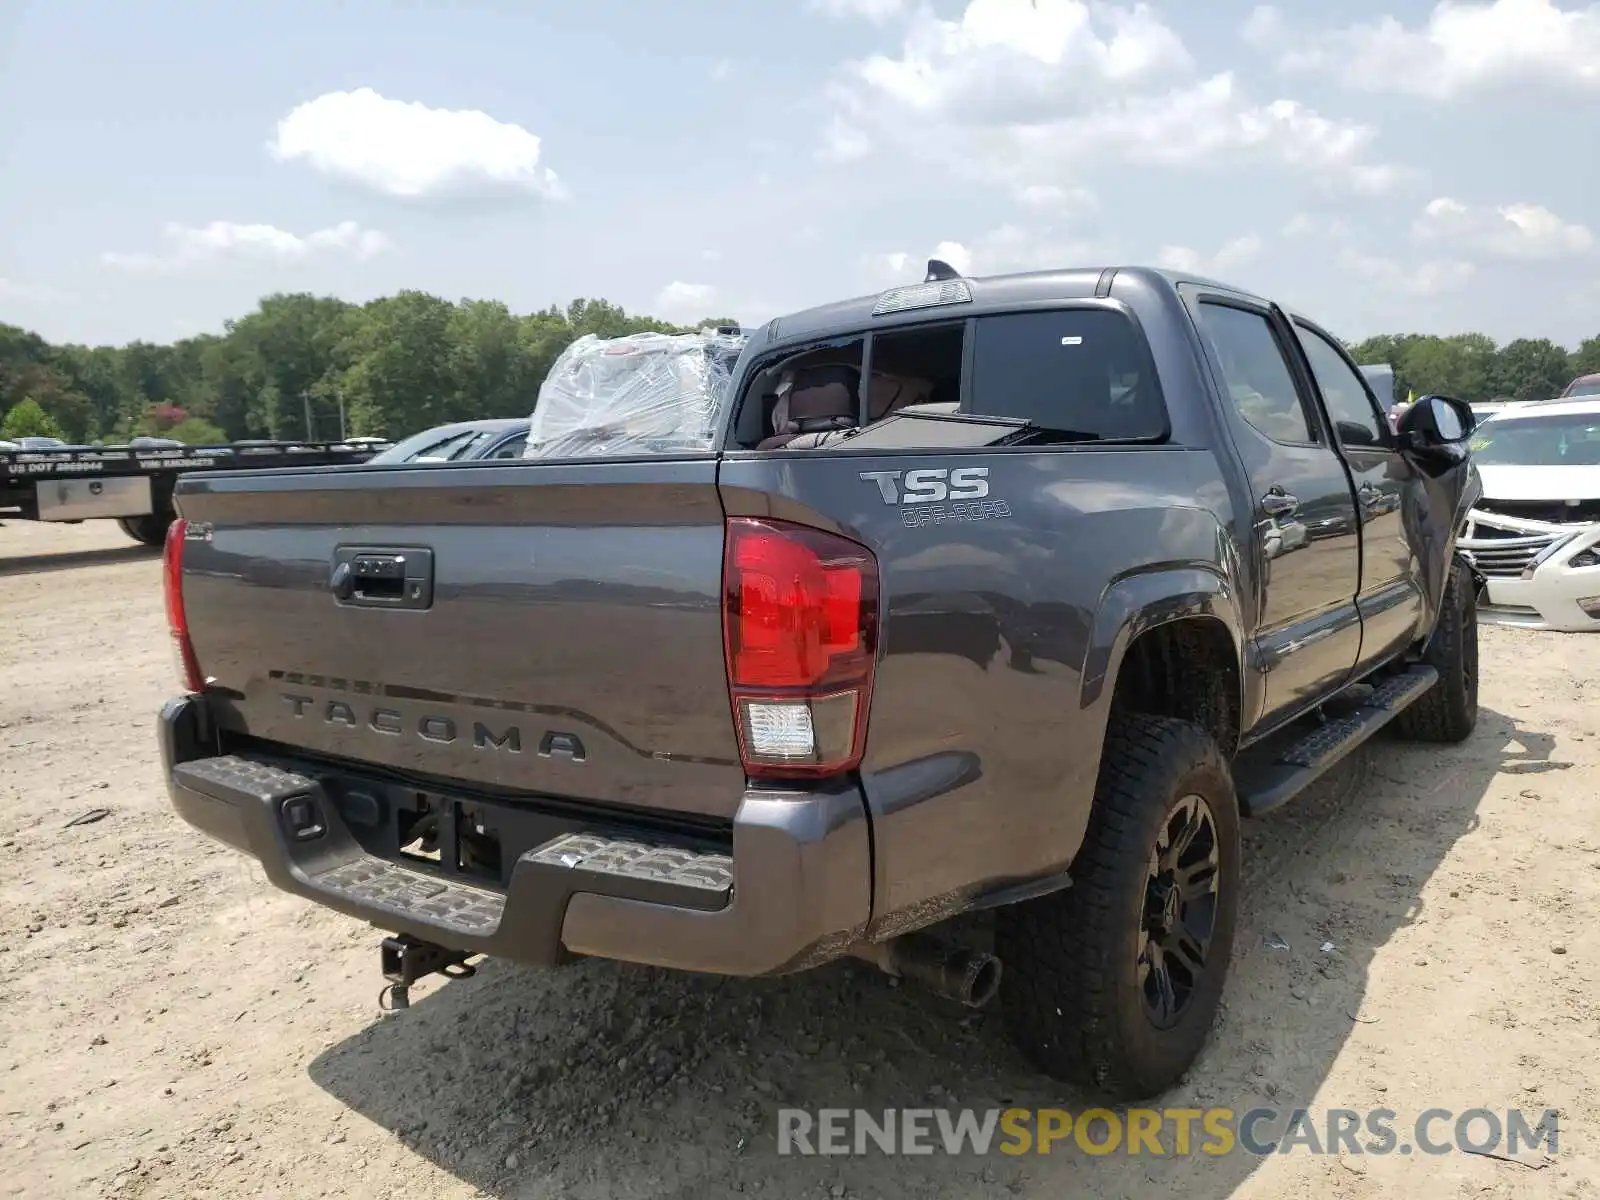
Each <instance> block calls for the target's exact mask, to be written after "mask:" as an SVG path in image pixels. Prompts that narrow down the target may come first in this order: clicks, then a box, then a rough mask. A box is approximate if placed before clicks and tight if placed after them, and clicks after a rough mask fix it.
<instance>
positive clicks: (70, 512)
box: [0, 440, 389, 546]
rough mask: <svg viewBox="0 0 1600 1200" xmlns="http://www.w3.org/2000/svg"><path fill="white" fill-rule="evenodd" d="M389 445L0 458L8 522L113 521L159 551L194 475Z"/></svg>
mask: <svg viewBox="0 0 1600 1200" xmlns="http://www.w3.org/2000/svg"><path fill="white" fill-rule="evenodd" d="M388 445H389V443H388V442H386V441H377V442H374V441H363V440H356V441H337V442H274V441H245V442H229V443H227V444H225V445H217V446H183V447H160V448H157V447H142V446H93V447H86V446H63V447H53V448H50V449H35V450H0V521H7V520H23V521H60V522H64V523H68V524H76V523H77V522H79V521H90V520H97V519H109V520H114V521H116V522H117V524H118V525H119V526H121V528H122V531H123V532H124V533H126V534H127V535H128V536H129V537H131V538H133V539H134V540H135V541H138V542H143V543H144V544H145V545H147V546H159V545H160V544H161V542H162V539H163V538H164V537H165V536H166V532H167V526H168V525H170V524H171V523H172V520H173V517H174V516H175V515H176V513H175V511H174V509H173V507H172V489H173V487H174V486H175V485H176V484H177V482H178V477H179V476H180V475H186V474H189V473H191V472H194V471H241V470H244V471H248V470H254V469H257V468H259V469H262V470H267V469H271V468H273V467H316V466H336V465H346V466H348V465H353V464H356V463H362V462H365V461H366V460H367V459H369V458H371V457H372V456H373V455H374V454H376V453H377V452H378V451H380V450H382V449H384V448H385V447H386V446H388Z"/></svg>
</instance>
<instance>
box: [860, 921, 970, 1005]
mask: <svg viewBox="0 0 1600 1200" xmlns="http://www.w3.org/2000/svg"><path fill="white" fill-rule="evenodd" d="M851 953H852V954H854V955H855V957H857V958H860V959H864V960H865V961H867V962H870V963H872V964H873V965H874V966H876V967H877V968H878V969H879V970H881V971H883V972H884V973H885V974H886V975H893V976H895V977H896V978H899V979H906V980H909V981H911V982H914V983H918V984H920V985H921V986H923V987H924V988H926V989H927V990H928V991H930V992H932V993H934V994H935V995H937V996H943V997H945V998H946V999H948V1000H955V1001H957V1002H958V1003H960V1004H963V1005H965V1006H966V1007H967V1008H982V1007H983V1006H984V1005H986V1004H988V1003H989V1002H990V1001H991V1000H993V999H994V997H995V994H996V993H997V992H999V990H1000V960H999V959H998V958H996V957H995V956H994V955H993V954H990V953H988V952H987V951H985V950H973V949H970V948H968V947H965V946H947V945H945V944H944V943H942V942H938V941H935V940H933V939H931V938H928V937H924V936H922V935H920V934H915V933H911V934H906V935H904V936H902V937H897V938H893V939H891V940H889V941H887V942H879V943H869V944H867V945H861V946H856V947H854V948H853V949H852V951H851Z"/></svg>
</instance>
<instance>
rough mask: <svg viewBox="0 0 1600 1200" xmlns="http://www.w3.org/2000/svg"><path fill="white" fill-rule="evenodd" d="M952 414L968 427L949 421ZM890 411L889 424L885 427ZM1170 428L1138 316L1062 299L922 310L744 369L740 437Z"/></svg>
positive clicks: (1030, 435)
mask: <svg viewBox="0 0 1600 1200" xmlns="http://www.w3.org/2000/svg"><path fill="white" fill-rule="evenodd" d="M868 377H870V378H868ZM913 419H915V421H914V424H913V423H912V422H913ZM958 421H965V422H967V423H968V425H969V429H970V430H971V431H970V433H969V435H967V436H965V437H963V436H959V435H955V434H953V433H952V432H951V428H950V426H951V424H952V423H953V422H958ZM891 422H892V423H895V426H896V427H895V431H894V433H893V434H892V435H890V434H888V433H887V431H886V430H885V429H884V428H883V427H884V426H885V424H886V423H891ZM982 423H987V426H988V428H987V429H980V428H976V426H977V425H978V424H982ZM869 432H870V433H871V434H872V436H867V435H868V434H869ZM1167 432H1168V423H1167V414H1166V408H1165V406H1164V404H1163V402H1162V398H1161V393H1160V389H1159V386H1158V385H1157V381H1156V378H1155V372H1154V368H1153V365H1152V363H1151V360H1150V356H1149V353H1148V348H1147V347H1146V345H1145V342H1144V338H1143V335H1142V333H1141V332H1140V330H1139V328H1138V326H1137V325H1136V324H1135V323H1134V322H1133V321H1132V320H1131V319H1130V318H1129V317H1127V316H1126V315H1125V314H1123V313H1122V312H1119V311H1117V310H1114V309H1108V308H1059V309H1048V310H1039V311H1029V312H1017V313H996V314H993V315H989V316H981V317H975V318H969V319H965V320H951V319H949V318H948V317H946V318H945V319H943V320H937V319H930V321H929V322H928V323H927V324H921V325H914V326H902V327H900V328H895V329H888V330H881V331H873V332H871V333H870V334H865V333H864V334H862V335H860V336H859V337H855V338H849V337H845V338H841V339H839V340H838V341H837V342H835V343H834V344H832V345H829V346H826V347H821V348H816V349H812V350H808V351H806V352H804V353H800V354H795V355H791V356H789V357H787V358H784V359H781V360H779V361H777V362H775V363H772V364H769V365H768V366H767V367H766V368H765V369H763V370H760V371H758V372H756V374H755V375H754V376H753V378H752V379H751V381H750V383H749V385H748V387H747V389H746V392H745V395H744V400H743V404H742V405H741V408H740V413H739V421H738V426H737V440H738V443H739V444H740V445H743V446H746V447H753V448H757V449H809V448H819V447H823V446H837V445H845V444H849V443H855V444H857V445H860V446H861V447H862V448H866V447H867V446H868V445H872V444H875V443H878V442H880V441H881V442H882V443H883V445H884V446H885V447H888V446H890V445H893V446H895V447H907V448H910V447H915V446H917V445H919V444H926V445H929V446H934V445H938V446H953V445H958V444H970V445H993V444H1015V443H1017V442H1018V441H1027V442H1030V443H1033V444H1037V443H1038V442H1040V441H1067V442H1089V441H1155V440H1161V439H1163V438H1165V436H1166V435H1167Z"/></svg>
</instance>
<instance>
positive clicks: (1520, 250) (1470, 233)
mask: <svg viewBox="0 0 1600 1200" xmlns="http://www.w3.org/2000/svg"><path fill="white" fill-rule="evenodd" d="M1412 232H1413V233H1414V234H1415V235H1416V237H1417V238H1418V239H1419V240H1421V241H1425V242H1429V241H1432V242H1444V243H1448V244H1451V245H1454V246H1457V247H1460V248H1462V249H1466V250H1478V251H1482V252H1483V253H1486V254H1491V255H1494V256H1496V257H1499V258H1517V259H1555V258H1566V257H1570V256H1572V255H1578V254H1588V253H1589V252H1590V251H1592V250H1593V249H1594V248H1595V235H1594V233H1593V231H1592V230H1590V229H1589V228H1588V227H1587V226H1585V225H1580V224H1577V223H1576V222H1571V221H1566V220H1563V219H1562V218H1561V217H1559V216H1557V215H1556V214H1555V213H1553V212H1551V211H1550V210H1549V209H1548V208H1543V207H1541V206H1540V205H1537V204H1525V203H1514V204H1502V205H1500V206H1499V207H1497V208H1477V207H1474V206H1471V205H1467V204H1463V203H1461V202H1460V201H1459V200H1452V199H1451V198H1450V197H1448V196H1440V197H1438V198H1437V199H1435V200H1431V201H1429V202H1428V204H1427V206H1426V207H1425V208H1423V210H1422V215H1421V216H1420V217H1418V218H1417V219H1416V221H1415V222H1414V223H1413V224H1412Z"/></svg>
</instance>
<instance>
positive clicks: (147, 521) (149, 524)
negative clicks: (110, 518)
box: [117, 513, 172, 546]
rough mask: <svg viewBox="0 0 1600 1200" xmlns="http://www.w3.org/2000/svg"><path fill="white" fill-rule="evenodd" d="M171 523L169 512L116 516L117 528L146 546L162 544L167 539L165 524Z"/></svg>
mask: <svg viewBox="0 0 1600 1200" xmlns="http://www.w3.org/2000/svg"><path fill="white" fill-rule="evenodd" d="M171 524H172V515H171V514H161V513H146V514H145V515H144V516H142V517H118V518H117V528H118V529H120V530H122V532H123V533H125V534H127V535H128V536H129V537H131V538H132V539H133V540H134V541H136V542H142V543H143V544H144V545H146V546H160V545H162V544H163V543H164V542H165V541H166V540H167V526H168V525H171Z"/></svg>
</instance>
